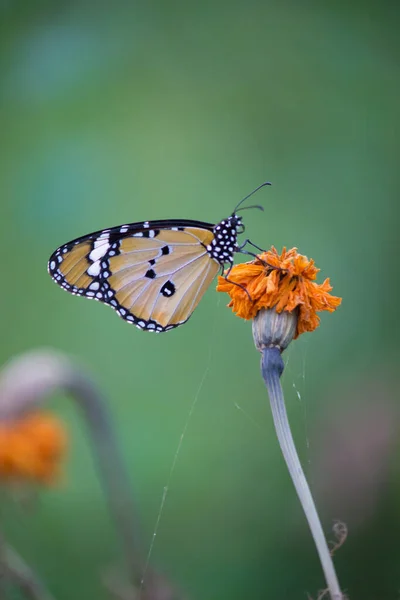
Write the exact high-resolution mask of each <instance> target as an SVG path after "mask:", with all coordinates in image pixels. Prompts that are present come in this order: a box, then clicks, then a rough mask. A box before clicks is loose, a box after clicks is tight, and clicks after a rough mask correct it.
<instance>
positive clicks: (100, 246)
mask: <svg viewBox="0 0 400 600" xmlns="http://www.w3.org/2000/svg"><path fill="white" fill-rule="evenodd" d="M109 247H110V244H105V243H104V242H100V241H97V240H96V241H95V243H94V248H93V250H92V251H91V253H90V254H89V258H90V260H92V261H93V262H95V261H97V260H99V259H100V258H103V256H104V255H105V254H107V250H108V249H109Z"/></svg>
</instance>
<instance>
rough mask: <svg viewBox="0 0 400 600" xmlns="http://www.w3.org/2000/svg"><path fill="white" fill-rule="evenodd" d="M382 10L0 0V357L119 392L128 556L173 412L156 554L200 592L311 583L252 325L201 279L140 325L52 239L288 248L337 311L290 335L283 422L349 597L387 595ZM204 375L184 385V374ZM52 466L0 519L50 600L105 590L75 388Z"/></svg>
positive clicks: (398, 484)
mask: <svg viewBox="0 0 400 600" xmlns="http://www.w3.org/2000/svg"><path fill="white" fill-rule="evenodd" d="M399 16H400V10H399V8H398V5H396V3H394V2H389V1H388V2H380V3H376V2H359V1H355V2H352V3H347V2H341V1H339V2H316V1H315V2H312V1H304V2H296V1H295V0H286V1H281V2H278V1H265V2H262V1H261V0H249V1H248V2H246V3H245V2H241V1H239V0H231V1H228V0H220V1H219V2H209V1H206V2H201V3H200V2H194V1H193V0H189V1H188V2H183V1H182V0H172V1H171V2H168V3H167V2H162V1H161V0H155V1H154V2H143V1H142V2H141V1H139V2H113V3H111V2H110V3H107V2H94V1H90V0H86V1H79V2H78V1H76V2H74V1H69V2H54V1H53V2H50V1H47V2H46V1H40V0H36V1H35V2H28V1H27V0H25V1H24V0H21V1H19V2H18V1H13V0H0V48H1V55H0V76H1V79H0V87H1V91H0V136H1V149H0V152H1V160H0V244H1V249H2V267H1V282H2V283H1V287H2V294H1V309H2V310H1V314H2V318H1V325H0V327H1V343H0V358H1V362H2V363H4V362H5V361H7V360H8V359H9V358H10V357H12V356H14V355H16V354H18V353H21V352H23V351H25V350H27V349H31V348H35V347H43V346H46V347H53V348H56V349H58V350H62V351H65V352H67V353H68V354H70V355H72V356H74V357H75V359H76V360H77V361H78V363H79V364H81V365H82V366H83V367H85V368H87V369H88V370H89V372H90V373H91V374H92V375H93V377H94V378H95V379H96V381H97V382H98V383H99V385H100V386H101V387H102V389H103V390H104V393H105V394H106V395H107V397H108V398H109V401H110V408H111V411H112V415H113V419H114V424H115V427H116V430H117V432H118V435H119V440H120V443H121V447H122V451H123V453H124V457H125V459H126V463H127V466H128V469H129V474H130V478H131V483H132V487H133V489H134V493H135V497H136V500H137V504H138V507H139V515H140V520H141V523H142V538H143V543H144V550H145V551H146V550H147V547H148V545H149V544H150V541H151V538H152V534H153V531H154V525H155V521H156V518H157V514H158V510H159V505H160V501H161V497H162V493H163V488H164V486H165V484H166V483H167V481H168V474H169V471H170V468H171V464H172V461H173V457H174V454H175V451H176V448H177V445H178V442H179V439H180V436H181V434H182V431H183V429H184V426H185V423H186V421H187V416H188V413H189V410H190V407H191V405H192V403H193V401H194V398H195V396H196V394H197V393H198V392H199V396H198V402H197V405H196V408H195V411H194V414H193V416H192V418H191V420H190V422H189V424H188V427H187V431H186V434H185V437H184V441H183V444H182V448H181V451H180V454H179V456H178V460H177V464H176V467H175V470H174V472H173V475H172V478H171V481H170V489H169V493H168V496H167V499H166V502H165V505H164V510H163V512H162V515H161V520H160V525H159V529H158V533H157V537H156V542H155V545H154V549H153V552H152V556H151V563H152V564H153V565H154V566H155V567H156V568H157V569H159V570H161V571H163V572H164V573H165V574H166V575H167V577H169V578H170V580H172V581H174V582H175V583H176V584H178V585H179V586H181V588H183V589H184V590H185V591H186V592H187V594H188V596H189V597H190V598H193V599H198V600H200V599H201V600H224V599H229V600H239V599H243V598H252V599H254V600H256V599H261V598H273V599H275V598H276V599H278V598H280V599H282V598H285V599H288V600H292V599H293V600H294V599H296V598H306V597H307V593H309V594H310V595H311V596H312V597H313V598H316V596H317V591H318V589H321V588H323V587H324V581H323V577H322V572H321V568H320V566H319V563H318V560H317V557H316V552H315V550H314V546H313V543H312V540H311V538H310V535H309V533H308V529H307V525H306V523H305V519H304V516H303V514H302V512H301V509H300V507H299V505H298V502H297V498H296V496H295V493H294V490H293V488H292V484H291V482H290V480H289V476H288V474H287V471H286V468H285V465H284V462H283V459H282V457H281V454H280V450H279V448H278V443H277V440H276V437H275V432H274V429H273V425H272V419H271V415H270V411H269V406H268V399H267V395H266V391H265V389H264V386H263V383H262V380H261V377H260V375H259V356H258V354H257V352H256V350H255V349H254V345H253V342H252V337H251V326H250V324H249V323H246V322H243V321H239V319H237V318H235V317H234V316H233V315H232V313H231V312H230V311H229V310H227V309H226V308H225V304H226V303H227V298H225V297H223V296H222V294H221V295H220V294H216V293H215V291H214V289H213V287H212V288H211V289H210V290H209V291H208V293H207V294H206V297H205V298H204V299H203V301H202V302H201V304H200V306H199V307H198V309H197V310H196V312H195V314H194V315H193V317H192V319H191V320H190V321H189V323H188V324H187V325H185V326H184V327H182V328H179V329H178V330H175V331H172V332H170V333H168V334H167V335H162V336H150V335H147V334H146V333H143V332H140V331H137V330H136V329H135V328H133V327H130V326H128V325H127V324H126V323H125V322H123V320H122V319H119V318H117V316H116V315H115V314H114V313H113V311H111V310H109V309H108V308H105V307H104V306H102V305H100V304H98V303H94V302H86V301H84V300H80V299H77V298H73V297H72V296H70V295H68V294H65V293H62V292H61V290H60V289H58V288H57V286H55V285H54V283H52V281H51V279H50V278H49V276H48V274H47V272H46V263H47V259H48V256H49V255H50V253H51V252H52V251H53V250H54V249H55V248H56V247H57V246H59V245H60V244H62V243H64V242H66V241H68V240H69V239H72V238H75V237H77V236H79V235H83V234H85V233H88V232H90V231H94V230H97V229H100V228H103V227H110V226H114V225H118V224H122V223H126V222H132V221H140V220H146V219H165V218H173V217H178V218H189V219H199V220H204V221H211V222H216V221H218V220H220V219H221V218H223V217H225V216H227V215H228V214H229V213H230V212H231V211H232V209H233V207H234V205H235V204H236V203H237V201H238V200H240V199H241V198H242V197H243V196H244V195H246V194H247V193H248V192H250V191H251V190H252V189H253V188H254V187H256V186H257V185H259V184H260V183H261V182H262V181H264V180H266V179H269V180H271V181H272V182H273V186H272V187H271V188H266V189H264V190H262V191H261V192H259V194H258V195H257V200H256V201H257V202H259V203H261V204H263V205H264V207H265V213H263V214H262V213H257V212H253V211H249V212H247V213H244V216H245V221H246V226H247V231H246V233H247V234H248V235H249V236H250V237H251V239H252V240H253V241H254V242H255V243H257V244H259V245H262V246H265V247H268V246H270V245H271V244H274V245H275V246H276V247H277V248H279V249H280V248H281V247H282V246H283V245H285V246H289V247H290V246H297V247H298V248H299V250H300V251H301V252H302V253H304V254H307V255H308V256H312V257H313V258H314V259H315V260H316V263H317V265H318V266H320V267H321V268H322V272H321V273H320V275H321V278H320V281H322V280H323V279H324V278H325V277H327V276H330V277H331V282H332V284H333V286H334V290H333V293H334V294H337V295H340V296H343V305H342V307H340V309H339V310H338V311H337V312H336V313H335V314H333V315H323V316H322V326H321V327H320V328H319V329H318V330H317V331H316V332H315V333H314V335H312V336H311V335H310V334H306V335H304V336H302V338H301V339H300V340H298V341H296V342H295V343H293V344H292V346H291V348H290V349H289V350H288V351H287V352H286V362H287V363H288V364H287V368H286V370H285V374H284V377H283V382H284V387H285V393H286V401H287V405H288V411H289V416H290V419H291V422H292V424H293V430H294V435H295V438H296V443H297V446H298V449H299V453H300V455H301V458H302V461H303V464H304V467H305V469H306V472H307V476H308V477H309V480H310V485H311V487H312V490H313V492H314V493H315V496H316V499H317V503H318V506H319V508H320V512H321V516H322V518H323V524H324V528H325V531H326V532H327V534H328V538H330V539H333V538H334V536H333V534H330V531H331V528H332V522H333V519H335V518H340V519H342V520H344V521H345V522H346V523H347V525H348V529H349V535H348V539H347V541H346V543H345V544H344V546H343V547H342V548H341V549H340V550H339V552H338V553H337V557H336V564H337V569H338V574H339V578H340V581H341V585H342V587H343V588H344V589H345V590H347V592H348V594H349V597H350V598H352V599H354V600H355V599H359V598H363V599H364V600H368V599H371V600H372V599H377V598H379V599H380V600H386V599H387V600H389V599H393V600H394V599H397V598H399V593H400V591H399V590H400V567H399V565H400V550H399V545H398V539H399V534H400V475H399V470H400V469H399V444H398V442H397V439H398V434H399V412H398V407H397V405H396V402H397V398H398V392H399V385H398V359H399V353H398V343H397V339H396V333H397V327H396V325H397V320H398V307H397V299H398V297H399V283H398V263H397V260H398V256H397V255H396V251H398V244H397V241H398V220H397V216H398V202H399V191H400V175H399V166H398V157H399V150H400V141H399V140H400V125H399V95H400V78H399V75H400V72H399V71H400V67H399V64H400V63H399V47H400V43H399V38H398V29H399ZM203 378H204V383H203V385H202V387H201V389H200V391H199V386H200V384H201V382H202V380H203ZM51 406H52V407H53V408H54V410H56V411H57V412H58V413H59V414H60V415H62V416H63V417H64V418H65V420H66V421H67V423H68V429H69V432H70V437H71V442H70V452H69V457H68V463H67V467H66V476H65V478H64V482H63V483H62V484H61V486H59V487H58V488H57V489H55V490H52V491H49V492H44V493H41V494H40V498H39V501H38V502H37V503H35V505H34V507H33V510H31V511H29V514H27V513H26V511H23V510H22V509H21V508H20V507H19V506H17V505H14V504H12V503H10V502H8V503H6V504H5V505H4V507H3V510H2V515H3V517H2V523H1V527H2V528H3V530H4V531H5V532H6V534H7V537H8V539H9V541H10V542H12V543H13V544H14V545H15V546H16V547H17V548H18V550H19V551H20V552H21V554H22V555H23V556H24V558H25V559H26V560H27V561H28V562H29V563H30V564H32V566H34V567H35V568H36V569H37V571H38V572H39V573H40V574H41V575H42V577H43V578H44V579H45V580H46V581H47V583H48V585H49V587H50V588H51V590H52V591H53V593H54V594H55V596H56V597H57V598H58V599H60V600H80V599H82V600H87V599H88V598H96V599H98V600H103V599H105V598H106V597H108V596H107V594H106V592H105V590H104V588H103V587H102V584H101V577H102V574H103V573H104V572H105V571H106V570H107V567H109V566H110V565H113V564H114V565H115V564H118V563H119V562H120V561H121V551H120V546H119V545H118V540H117V539H116V535H115V532H114V530H113V527H112V524H111V521H110V517H109V514H108V511H107V506H106V503H105V499H104V496H103V494H102V492H101V487H100V483H99V481H98V478H97V475H96V469H95V465H94V460H93V457H92V455H91V451H90V443H89V440H88V436H87V432H86V429H85V425H84V423H83V422H82V420H81V415H80V414H79V413H78V412H76V410H75V407H74V406H73V405H72V404H71V403H70V402H69V401H68V399H67V398H63V397H61V396H60V397H58V398H54V401H53V402H52V404H51Z"/></svg>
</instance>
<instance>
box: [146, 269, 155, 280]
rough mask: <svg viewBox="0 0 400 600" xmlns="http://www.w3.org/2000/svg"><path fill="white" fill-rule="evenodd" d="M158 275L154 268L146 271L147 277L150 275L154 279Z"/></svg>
mask: <svg viewBox="0 0 400 600" xmlns="http://www.w3.org/2000/svg"><path fill="white" fill-rule="evenodd" d="M155 276H156V272H155V271H153V269H149V270H148V271H146V273H145V277H148V278H149V279H154V278H155Z"/></svg>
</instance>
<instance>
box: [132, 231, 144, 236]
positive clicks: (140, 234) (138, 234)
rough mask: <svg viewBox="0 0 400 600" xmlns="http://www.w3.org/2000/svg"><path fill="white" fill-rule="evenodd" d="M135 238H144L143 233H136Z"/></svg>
mask: <svg viewBox="0 0 400 600" xmlns="http://www.w3.org/2000/svg"><path fill="white" fill-rule="evenodd" d="M133 237H143V232H142V231H138V233H134V234H133Z"/></svg>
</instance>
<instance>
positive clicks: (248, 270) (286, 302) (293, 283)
mask: <svg viewBox="0 0 400 600" xmlns="http://www.w3.org/2000/svg"><path fill="white" fill-rule="evenodd" d="M265 263H268V264H265ZM273 267H278V268H277V269H274V268H273ZM318 271H319V269H317V267H316V266H315V264H314V261H313V260H312V259H311V260H309V259H308V258H307V257H306V256H303V255H302V254H298V252H297V248H292V249H291V250H288V251H286V248H283V250H282V253H281V255H279V254H278V252H277V251H276V249H275V248H274V247H273V246H272V248H271V250H269V251H268V252H263V253H262V254H260V255H259V256H258V258H256V259H255V260H254V261H251V262H248V263H242V264H239V265H235V266H234V267H233V268H232V270H231V272H230V274H229V280H230V281H229V282H228V281H227V280H226V279H225V278H224V277H221V276H220V277H219V278H218V285H217V291H218V292H227V294H229V296H230V297H231V301H230V303H229V304H228V306H229V307H231V308H232V310H233V312H234V313H236V314H237V315H238V317H241V318H242V319H253V318H254V317H255V316H256V314H257V313H258V311H259V310H260V309H261V308H275V310H276V312H278V313H280V312H282V311H283V310H285V311H288V312H292V311H294V310H295V309H298V321H297V329H296V334H295V338H296V337H298V336H299V335H300V334H301V333H304V332H305V331H313V330H314V329H316V328H317V327H318V325H319V321H320V319H319V317H318V315H317V312H318V311H321V310H327V311H329V312H333V311H334V310H336V308H337V307H338V306H339V305H340V303H341V302H342V299H341V298H338V297H336V296H331V295H330V294H329V292H330V291H331V289H332V286H331V285H330V283H329V279H325V281H324V282H323V283H322V284H318V283H316V282H315V279H316V277H317V273H318ZM239 286H241V287H239ZM245 290H246V291H247V293H246V291H245Z"/></svg>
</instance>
